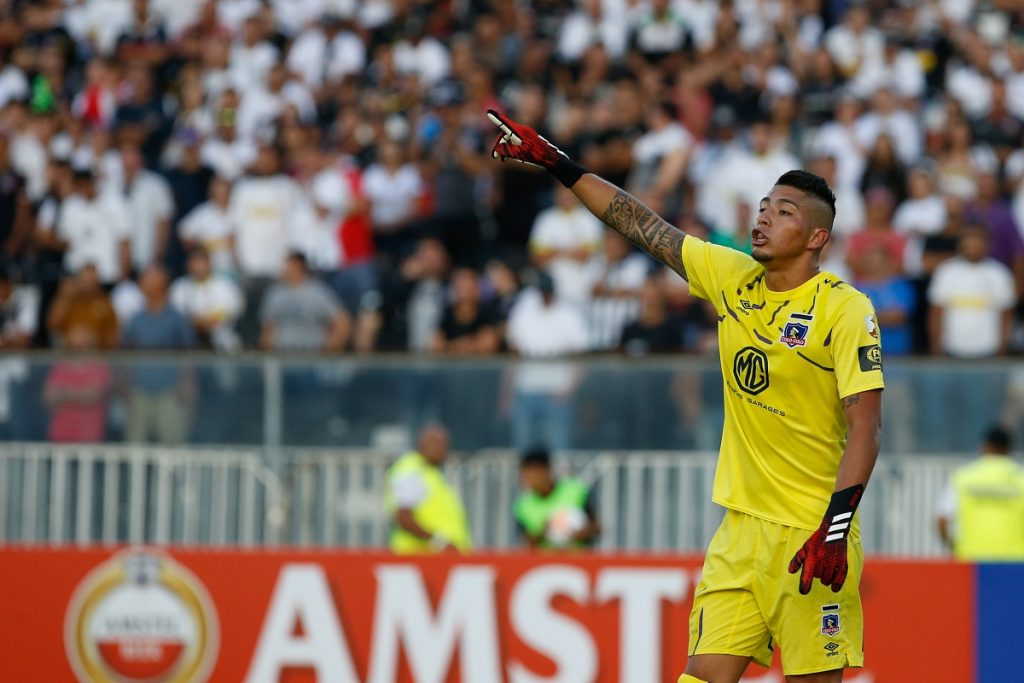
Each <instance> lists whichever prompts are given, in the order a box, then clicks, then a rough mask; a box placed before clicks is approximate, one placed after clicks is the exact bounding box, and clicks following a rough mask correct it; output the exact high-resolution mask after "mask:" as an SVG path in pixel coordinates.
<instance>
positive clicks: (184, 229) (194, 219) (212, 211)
mask: <svg viewBox="0 0 1024 683" xmlns="http://www.w3.org/2000/svg"><path fill="white" fill-rule="evenodd" d="M230 198H231V183H230V182H228V181H227V180H225V179H224V178H219V177H218V178H214V179H213V180H212V181H211V182H210V199H209V200H208V201H205V202H203V203H202V204H200V205H199V206H197V207H196V208H194V209H192V211H190V212H189V213H188V214H187V215H186V216H185V217H184V218H182V219H181V241H182V242H183V243H184V246H185V248H186V249H188V250H189V251H192V250H195V249H202V250H203V251H205V252H206V253H207V254H208V255H209V257H210V262H211V264H212V265H213V269H214V270H215V271H216V272H218V273H220V274H222V275H231V274H233V273H234V272H235V225H234V223H232V222H231V215H230V214H229V212H228V202H229V200H230Z"/></svg>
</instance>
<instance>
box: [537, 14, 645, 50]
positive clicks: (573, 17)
mask: <svg viewBox="0 0 1024 683" xmlns="http://www.w3.org/2000/svg"><path fill="white" fill-rule="evenodd" d="M622 19H623V18H622V17H619V16H615V14H614V13H611V12H606V13H605V15H604V16H602V17H601V20H600V21H598V22H595V21H594V20H593V18H592V17H591V16H590V15H589V14H587V13H586V12H585V11H583V10H578V11H576V12H573V13H572V14H570V15H569V16H567V17H566V18H565V20H564V21H562V30H561V33H559V35H558V46H557V47H556V50H555V51H556V52H557V53H558V56H559V57H560V58H562V59H564V60H566V61H569V62H575V61H577V60H579V59H580V58H582V57H583V53H584V52H586V51H587V50H588V49H589V48H590V46H591V45H598V44H599V45H602V46H603V47H604V50H605V52H606V53H607V54H608V56H609V57H610V58H612V59H613V60H616V59H618V58H619V57H621V56H622V55H623V54H624V53H625V51H626V44H627V43H628V39H629V35H628V30H629V26H628V24H627V23H626V22H625V21H623V20H622Z"/></svg>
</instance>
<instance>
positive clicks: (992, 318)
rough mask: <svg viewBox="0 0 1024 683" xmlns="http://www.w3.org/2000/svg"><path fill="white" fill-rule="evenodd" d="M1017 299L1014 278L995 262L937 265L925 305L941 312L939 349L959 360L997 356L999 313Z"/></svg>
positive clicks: (960, 261)
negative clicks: (929, 305)
mask: <svg viewBox="0 0 1024 683" xmlns="http://www.w3.org/2000/svg"><path fill="white" fill-rule="evenodd" d="M1016 300H1017V296H1016V291H1015V289H1014V282H1013V275H1012V274H1011V273H1010V271H1009V269H1008V268H1006V266H1004V265H1003V264H1001V263H999V262H998V261H995V260H993V259H990V258H986V259H983V260H982V261H979V262H977V263H971V262H969V261H967V260H966V259H964V258H963V257H956V258H953V259H950V260H949V261H946V262H944V263H942V264H941V265H939V267H938V268H936V269H935V274H934V275H933V276H932V282H931V285H930V286H929V288H928V302H929V303H931V304H932V305H934V306H939V307H941V308H942V310H943V314H942V332H941V335H942V338H941V344H942V350H943V351H945V352H946V353H948V354H950V355H952V356H957V357H961V358H979V357H984V356H991V355H994V354H995V353H997V352H998V350H999V342H1000V333H1001V330H1002V321H1001V318H1002V314H1003V312H1004V311H1006V310H1007V309H1009V308H1011V307H1012V306H1013V305H1014V304H1015V303H1016Z"/></svg>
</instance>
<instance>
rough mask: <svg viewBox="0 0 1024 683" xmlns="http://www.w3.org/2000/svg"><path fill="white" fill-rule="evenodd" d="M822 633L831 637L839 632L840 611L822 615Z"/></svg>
mask: <svg viewBox="0 0 1024 683" xmlns="http://www.w3.org/2000/svg"><path fill="white" fill-rule="evenodd" d="M821 633H822V635H825V636H828V637H829V638H831V637H832V636H834V635H835V634H837V633H839V612H830V613H828V614H822V615H821Z"/></svg>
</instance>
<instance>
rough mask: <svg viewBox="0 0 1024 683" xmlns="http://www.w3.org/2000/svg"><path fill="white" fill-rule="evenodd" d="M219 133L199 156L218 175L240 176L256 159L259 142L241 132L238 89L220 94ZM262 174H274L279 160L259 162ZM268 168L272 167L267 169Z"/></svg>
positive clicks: (259, 172)
mask: <svg viewBox="0 0 1024 683" xmlns="http://www.w3.org/2000/svg"><path fill="white" fill-rule="evenodd" d="M216 116H217V129H216V133H215V134H214V135H213V136H211V137H210V138H208V139H207V140H206V142H204V143H203V146H202V147H201V148H200V150H199V158H200V160H201V161H202V163H203V165H205V166H208V167H209V168H210V169H212V170H213V172H214V173H216V174H217V175H219V176H222V177H224V178H227V179H229V180H232V181H233V180H236V179H238V178H240V177H241V176H242V175H243V174H244V173H245V171H246V169H248V168H249V167H250V165H252V164H253V163H254V162H256V161H257V156H259V154H260V150H259V148H258V147H257V146H256V144H255V143H254V142H253V141H252V140H251V139H250V138H246V137H241V136H240V135H239V134H238V124H237V120H238V93H237V92H236V91H234V90H227V91H226V92H225V94H224V95H223V96H222V98H221V104H220V106H219V108H218V109H217V112H216ZM259 163H260V164H261V168H260V169H258V170H257V173H258V174H259V175H264V176H272V175H273V174H274V172H275V171H276V163H274V164H271V163H270V162H269V161H267V160H263V161H261V162H259ZM268 169H269V170H268Z"/></svg>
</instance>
